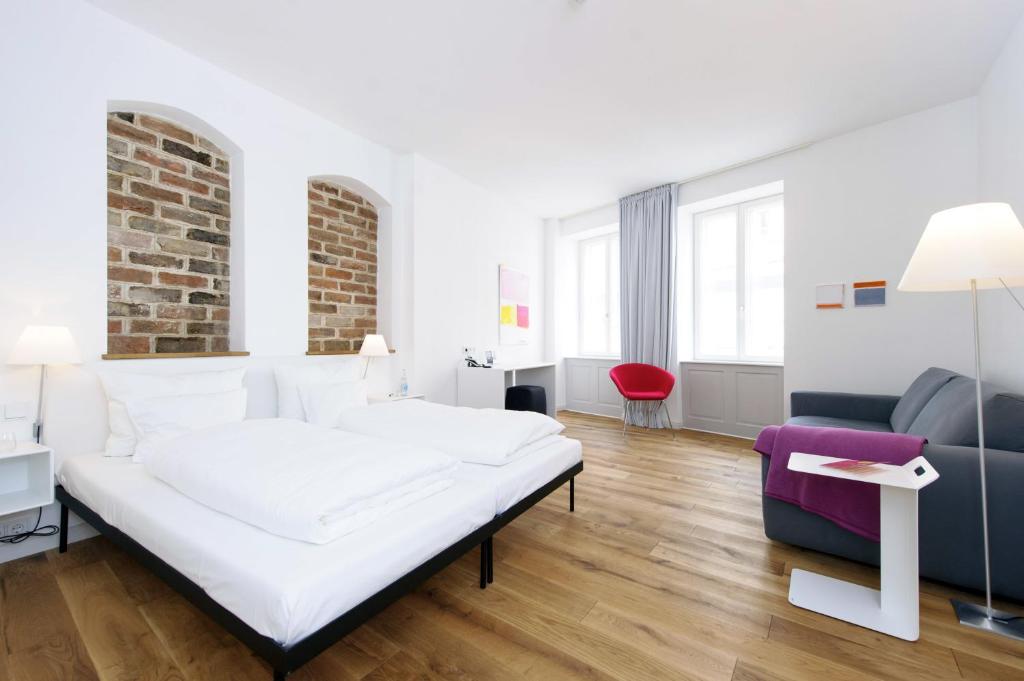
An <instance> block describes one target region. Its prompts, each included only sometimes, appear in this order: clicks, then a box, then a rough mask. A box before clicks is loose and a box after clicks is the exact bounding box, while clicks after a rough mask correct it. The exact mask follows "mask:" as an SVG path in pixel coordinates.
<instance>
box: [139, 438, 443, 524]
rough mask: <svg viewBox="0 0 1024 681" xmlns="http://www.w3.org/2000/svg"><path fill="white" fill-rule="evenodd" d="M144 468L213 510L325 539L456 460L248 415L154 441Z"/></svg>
mask: <svg viewBox="0 0 1024 681" xmlns="http://www.w3.org/2000/svg"><path fill="white" fill-rule="evenodd" d="M145 467H146V470H147V471H149V473H150V474H152V475H153V476H154V477H156V478H159V479H160V480H163V481H164V482H166V483H167V484H169V485H171V486H172V487H174V488H175V489H177V490H178V491H179V492H181V493H182V494H184V495H186V496H188V497H191V498H192V499H195V500H196V501H198V502H199V503H201V504H204V505H206V506H209V507H210V508H213V509H215V510H217V511H220V512H221V513H225V514H227V515H230V516H233V517H235V518H237V519H238V520H241V521H243V522H246V523H249V524H250V525H255V526H256V527H259V528H261V529H263V530H266V531H267V532H271V533H273V534H276V535H280V536H282V537H288V538H291V539H298V540H301V541H306V542H311V543H314V544H326V543H328V542H330V541H333V540H334V539H337V538H338V537H341V536H343V535H346V534H348V533H349V532H352V531H354V530H357V529H359V528H361V527H365V526H366V525H369V524H370V523H372V522H374V521H375V520H376V519H378V518H380V517H381V516H384V515H386V514H388V513H390V512H392V511H395V510H397V509H399V508H402V507H405V506H408V505H409V504H412V503H414V502H416V501H419V500H420V499H424V498H426V497H428V496H431V495H433V494H436V493H438V492H440V491H441V490H443V489H445V488H447V487H449V486H451V485H452V484H453V482H454V477H453V476H454V473H455V470H456V468H457V467H458V461H457V460H456V459H454V458H452V457H449V456H446V455H444V454H441V453H439V452H436V451H432V450H430V449H427V448H425V447H422V446H412V445H406V444H402V443H396V442H388V441H385V440H380V439H377V438H373V437H367V436H365V435H359V434H354V433H347V432H344V431H339V430H331V429H328V428H320V427H317V426H313V425H310V424H308V423H303V422H301V421H296V420H292V419H256V420H248V421H242V422H240V423H229V424H224V425H218V426H212V427H209V428H203V429H201V430H197V431H193V432H191V433H188V434H185V435H182V436H180V437H176V438H173V439H170V440H167V441H163V442H160V443H157V444H156V445H154V447H153V448H152V450H150V452H148V453H147V457H146V460H145Z"/></svg>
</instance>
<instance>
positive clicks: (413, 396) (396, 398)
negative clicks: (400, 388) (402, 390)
mask: <svg viewBox="0 0 1024 681" xmlns="http://www.w3.org/2000/svg"><path fill="white" fill-rule="evenodd" d="M425 399H427V396H426V395H424V394H422V393H410V394H408V395H370V397H369V398H367V402H369V403H370V404H375V403H378V402H401V401H402V400H425Z"/></svg>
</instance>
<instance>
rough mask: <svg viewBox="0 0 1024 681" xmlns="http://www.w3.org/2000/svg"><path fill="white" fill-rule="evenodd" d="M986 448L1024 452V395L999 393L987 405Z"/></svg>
mask: <svg viewBox="0 0 1024 681" xmlns="http://www.w3.org/2000/svg"><path fill="white" fill-rule="evenodd" d="M985 447H986V448H989V449H1005V450H1006V451H1009V452H1024V395H1015V394H1013V393H997V394H996V395H993V396H992V397H991V398H990V399H989V400H988V401H987V402H986V403H985Z"/></svg>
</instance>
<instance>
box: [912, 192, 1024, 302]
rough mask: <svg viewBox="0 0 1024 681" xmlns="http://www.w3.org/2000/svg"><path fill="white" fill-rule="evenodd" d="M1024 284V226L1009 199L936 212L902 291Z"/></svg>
mask: <svg viewBox="0 0 1024 681" xmlns="http://www.w3.org/2000/svg"><path fill="white" fill-rule="evenodd" d="M972 280H974V282H975V285H976V286H977V288H979V289H984V288H1001V287H1002V286H1003V283H1004V282H1005V284H1006V285H1007V286H1021V285H1024V227H1022V226H1021V224H1020V221H1019V220H1018V219H1017V216H1016V215H1015V214H1014V212H1013V209H1012V208H1011V207H1010V205H1009V204H1006V203H974V204H971V205H968V206H959V207H957V208H950V209H949V210H944V211H940V212H938V213H936V214H935V215H933V216H932V218H931V220H929V221H928V226H927V227H926V228H925V230H924V234H922V235H921V240H920V241H919V242H918V244H917V248H916V249H915V250H914V255H913V256H912V257H911V258H910V263H909V264H908V265H907V269H906V271H905V272H904V273H903V278H902V279H901V280H900V283H899V287H898V288H899V290H901V291H969V290H970V289H971V281H972Z"/></svg>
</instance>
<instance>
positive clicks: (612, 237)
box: [576, 229, 622, 359]
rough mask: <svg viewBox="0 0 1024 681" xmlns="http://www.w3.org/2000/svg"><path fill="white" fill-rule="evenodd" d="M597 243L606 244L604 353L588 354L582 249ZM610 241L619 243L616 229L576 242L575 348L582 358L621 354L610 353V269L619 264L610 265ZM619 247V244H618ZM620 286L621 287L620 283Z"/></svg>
mask: <svg viewBox="0 0 1024 681" xmlns="http://www.w3.org/2000/svg"><path fill="white" fill-rule="evenodd" d="M597 241H603V242H605V243H606V245H605V250H604V259H605V279H604V287H605V289H604V295H605V313H604V348H605V352H603V353H601V352H588V351H586V350H584V348H585V345H584V343H583V336H584V329H585V325H584V323H583V310H584V306H583V295H584V292H585V290H586V288H585V286H584V284H583V249H584V248H585V247H586V246H587V245H588V244H592V243H594V242H597ZM612 241H616V242H618V241H619V230H618V229H616V230H614V231H610V232H607V233H605V234H598V235H596V236H590V237H586V238H584V239H579V240H578V241H577V242H576V259H577V263H578V267H577V270H578V271H577V274H576V326H577V331H576V334H577V337H576V342H577V347H578V349H579V354H580V356H582V357H595V358H602V359H607V358H612V357H619V356H620V355H621V354H622V350H621V348H620V350H619V352H612V351H611V348H612V343H611V340H612V328H611V327H612V323H611V320H612V314H611V307H610V306H611V301H612V277H611V268H612V267H613V266H614V267H619V263H612V262H611V252H612V249H611V248H610V247H609V244H610V242H612ZM619 246H620V247H621V243H620V244H619ZM620 257H621V254H620ZM620 286H621V283H620ZM620 294H621V291H620ZM616 333H620V334H621V330H620V329H618V330H616Z"/></svg>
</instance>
